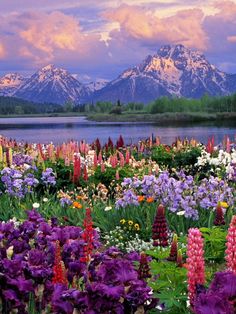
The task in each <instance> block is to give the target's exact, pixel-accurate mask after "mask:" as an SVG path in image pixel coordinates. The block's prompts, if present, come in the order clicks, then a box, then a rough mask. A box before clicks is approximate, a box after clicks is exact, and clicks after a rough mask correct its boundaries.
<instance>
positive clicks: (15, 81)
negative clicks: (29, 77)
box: [0, 73, 26, 96]
mask: <svg viewBox="0 0 236 314" xmlns="http://www.w3.org/2000/svg"><path fill="white" fill-rule="evenodd" d="M25 81H26V78H25V77H23V76H21V75H20V74H18V73H8V74H6V75H4V76H3V77H1V78H0V96H12V95H13V94H14V92H15V91H16V90H17V89H18V88H19V87H20V86H22V85H23V84H24V83H25Z"/></svg>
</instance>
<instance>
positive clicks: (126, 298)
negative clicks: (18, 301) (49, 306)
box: [53, 248, 157, 314]
mask: <svg viewBox="0 0 236 314" xmlns="http://www.w3.org/2000/svg"><path fill="white" fill-rule="evenodd" d="M88 272H89V274H90V280H88V281H87V282H86V283H85V287H84V289H83V290H81V289H69V290H68V289H66V287H65V286H62V285H57V287H56V289H55V290H54V295H53V309H54V311H55V313H56V314H59V313H60V314H66V313H69V314H70V313H71V314H72V313H73V310H74V309H77V310H78V311H79V312H80V313H91V314H92V313H94V314H95V313H117V314H123V313H135V312H136V311H137V310H138V309H142V310H143V311H142V313H146V311H147V310H148V309H151V308H154V307H155V306H156V304H157V300H156V299H154V298H152V296H151V295H150V292H151V289H150V288H149V287H148V286H147V284H146V282H145V281H144V280H140V279H139V278H138V272H137V270H135V269H134V267H133V263H132V260H131V259H130V256H124V255H123V254H122V253H121V252H120V251H118V250H117V249H115V248H110V249H108V250H107V251H105V252H104V253H102V254H96V255H95V256H94V259H93V261H92V262H91V264H90V266H89V269H88ZM148 304H149V305H148Z"/></svg>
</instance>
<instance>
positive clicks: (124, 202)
mask: <svg viewBox="0 0 236 314" xmlns="http://www.w3.org/2000/svg"><path fill="white" fill-rule="evenodd" d="M129 205H134V206H138V205H139V202H138V197H137V195H136V194H135V193H134V192H133V191H132V190H126V191H124V193H123V197H122V198H119V199H118V200H117V202H116V208H120V207H123V208H124V207H126V206H129Z"/></svg>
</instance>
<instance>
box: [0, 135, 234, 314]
mask: <svg viewBox="0 0 236 314" xmlns="http://www.w3.org/2000/svg"><path fill="white" fill-rule="evenodd" d="M0 167H1V169H0V171H1V174H0V280H1V287H0V312H1V313H6V314H7V313H10V314H11V313H19V314H24V313H30V314H31V313H32V314H34V313H35V314H36V313H37V314H38V313H43V314H47V313H58V314H67V313H68V314H96V313H104V314H106V313H114V314H116V313H118V314H119V313H120V314H121V313H136V314H139V313H164V314H167V313H172V314H177V313H196V314H209V313H213V314H214V313H215V314H221V313H222V314H223V313H226V314H231V313H235V312H236V284H235V283H236V254H235V252H236V216H235V204H236V193H235V186H236V144H235V143H234V142H231V141H230V140H229V138H228V137H227V136H226V137H225V139H224V141H223V143H221V144H220V145H215V143H214V138H211V139H209V141H208V143H207V145H203V144H201V143H198V142H197V141H195V140H193V139H192V140H183V141H181V140H180V139H177V140H176V141H175V143H173V144H172V145H171V146H168V145H165V144H162V143H161V142H160V139H159V138H153V137H150V139H147V140H144V141H140V142H139V143H136V144H133V145H129V146H127V145H125V143H124V141H123V138H122V136H120V137H119V139H118V140H117V142H116V143H113V141H112V140H111V139H110V138H109V139H108V141H107V143H105V144H101V143H100V141H99V139H96V140H95V141H94V142H93V143H91V144H88V143H86V142H85V141H81V142H74V141H70V142H68V143H64V144H62V145H58V146H56V145H54V144H52V143H50V144H47V145H44V144H29V143H21V142H16V141H14V140H11V139H6V138H4V137H1V138H0Z"/></svg>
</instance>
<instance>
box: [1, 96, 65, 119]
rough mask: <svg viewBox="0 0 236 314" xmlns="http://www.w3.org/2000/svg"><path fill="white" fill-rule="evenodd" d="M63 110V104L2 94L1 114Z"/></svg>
mask: <svg viewBox="0 0 236 314" xmlns="http://www.w3.org/2000/svg"><path fill="white" fill-rule="evenodd" d="M54 112H63V106H61V105H57V104H53V103H42V104H41V103H40V104H39V103H34V102H30V101H27V100H23V99H19V98H15V97H5V96H0V114H1V115H8V114H16V115H24V114H34V113H54Z"/></svg>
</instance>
